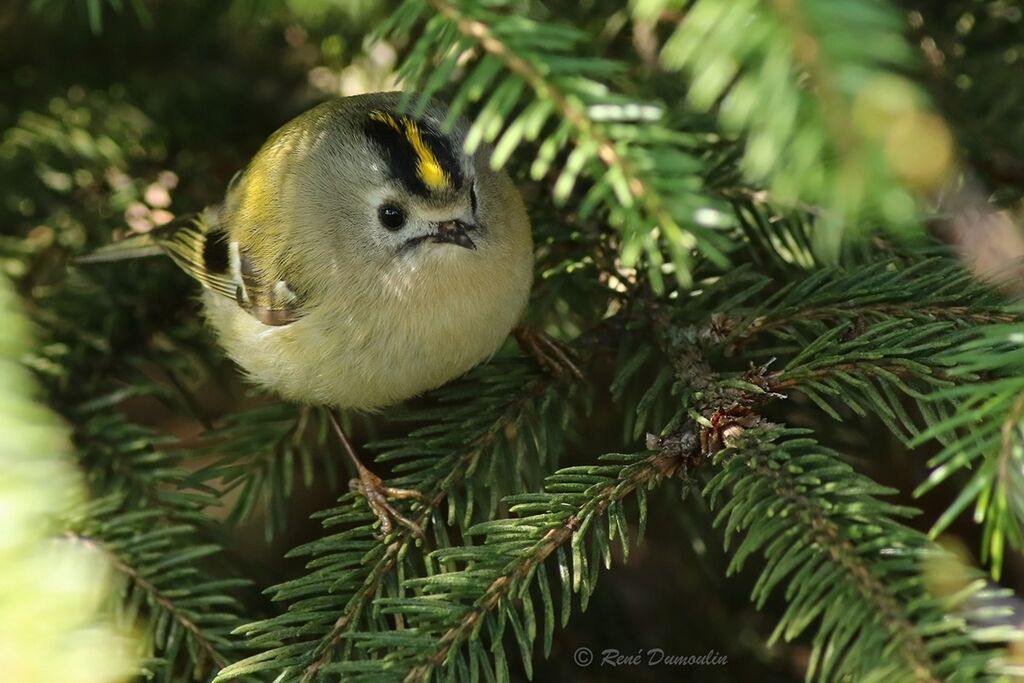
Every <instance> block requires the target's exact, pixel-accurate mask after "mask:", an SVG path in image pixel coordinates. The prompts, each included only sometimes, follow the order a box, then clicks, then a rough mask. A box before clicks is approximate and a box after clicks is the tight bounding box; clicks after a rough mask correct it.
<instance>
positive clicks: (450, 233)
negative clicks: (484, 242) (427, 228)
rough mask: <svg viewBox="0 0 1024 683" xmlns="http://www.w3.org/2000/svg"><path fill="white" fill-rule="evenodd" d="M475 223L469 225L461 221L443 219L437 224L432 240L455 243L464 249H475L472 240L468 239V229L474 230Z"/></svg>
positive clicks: (441, 242) (440, 242)
mask: <svg viewBox="0 0 1024 683" xmlns="http://www.w3.org/2000/svg"><path fill="white" fill-rule="evenodd" d="M475 229H476V226H475V225H469V224H467V223H463V222H462V221H458V220H456V221H444V222H443V223H438V224H437V232H436V233H434V237H433V240H434V242H437V243H439V244H443V243H448V244H457V245H458V246H460V247H463V248H464V249H476V245H475V244H473V240H471V239H469V231H470V230H475Z"/></svg>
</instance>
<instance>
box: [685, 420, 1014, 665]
mask: <svg viewBox="0 0 1024 683" xmlns="http://www.w3.org/2000/svg"><path fill="white" fill-rule="evenodd" d="M808 434H809V432H807V431H806V430H794V429H786V428H782V427H778V426H775V425H771V424H768V423H764V422H762V423H760V424H751V425H750V426H749V428H747V429H740V430H734V431H733V432H732V433H731V434H730V435H729V438H727V439H726V442H725V448H724V449H723V450H722V451H720V452H719V453H718V454H717V455H716V456H715V458H714V463H715V465H716V466H717V467H718V468H719V472H718V473H717V474H716V475H715V477H714V478H713V479H712V480H711V482H709V483H708V485H707V487H706V488H705V495H706V496H708V500H709V503H710V504H711V507H712V508H713V509H715V510H716V511H717V513H718V514H717V517H716V524H719V525H722V526H724V528H725V531H726V536H725V539H726V545H727V547H728V546H731V545H732V539H733V537H734V536H735V535H736V534H739V533H743V534H745V536H744V540H743V541H742V542H741V543H739V544H738V545H737V546H736V548H735V550H733V560H732V564H731V567H730V569H731V571H738V570H739V569H740V568H742V566H743V565H744V564H745V563H746V561H747V560H748V559H749V557H750V556H751V555H752V554H753V553H754V552H758V551H760V552H762V553H763V554H764V556H765V560H766V564H765V567H764V569H763V571H762V572H761V575H760V578H759V579H758V582H757V584H756V585H755V588H754V592H753V595H752V598H753V599H754V600H755V601H757V603H758V604H759V605H761V604H763V603H764V602H765V600H766V599H767V598H768V596H769V594H770V593H771V592H772V591H773V590H774V589H775V587H776V586H778V585H780V584H781V583H783V582H787V589H786V598H787V602H788V603H789V608H788V609H787V611H786V613H785V614H784V616H783V618H782V620H781V621H780V622H779V625H778V627H777V628H776V630H775V633H774V634H773V636H772V639H773V640H774V639H776V638H779V637H784V638H786V639H787V640H788V639H791V638H794V637H796V636H797V635H799V634H800V633H801V632H802V631H804V630H805V629H807V628H808V627H809V626H810V624H811V623H813V622H815V621H817V622H818V627H817V632H816V635H815V638H814V650H813V653H812V656H811V663H810V667H809V669H808V674H807V675H808V677H817V678H821V679H825V680H834V679H840V680H841V679H843V678H845V677H852V678H854V679H856V680H866V679H867V678H869V677H872V676H877V675H879V674H880V673H881V672H888V675H890V676H895V677H896V678H897V679H899V680H915V681H944V680H949V679H950V677H951V676H952V677H960V678H963V679H964V680H973V679H974V676H977V675H982V674H984V673H985V672H986V671H987V667H988V661H989V655H988V653H986V652H985V651H984V650H982V649H979V648H978V647H977V646H976V644H975V641H976V640H977V639H980V637H981V635H982V634H981V632H980V631H978V629H977V627H971V625H970V623H969V619H968V612H969V611H970V610H973V609H974V608H975V607H977V606H976V605H974V606H972V605H971V604H970V600H971V597H972V596H974V595H976V594H977V593H978V591H979V590H980V589H981V588H982V587H983V586H984V582H981V583H980V584H979V583H978V582H977V581H976V579H977V576H976V575H972V576H971V580H965V581H964V582H963V584H962V585H960V584H958V585H957V586H956V587H955V589H956V590H955V591H951V592H950V594H947V595H941V596H935V595H932V594H930V592H929V587H928V586H927V585H926V569H925V568H926V567H927V565H928V563H929V562H933V561H934V562H939V561H941V562H948V560H943V559H942V557H943V556H942V554H941V553H939V551H938V550H937V548H935V547H934V546H932V545H931V544H930V542H929V541H928V540H927V539H926V538H925V537H924V536H923V535H922V534H920V533H918V532H915V531H913V530H911V529H909V528H907V527H905V526H903V525H901V524H899V523H897V522H895V521H892V519H893V518H898V517H905V516H907V515H908V514H911V513H912V512H913V511H912V510H910V509H908V508H903V507H899V506H896V505H893V504H890V503H885V502H882V501H881V500H879V499H878V498H877V496H878V495H880V494H887V493H892V491H891V490H887V489H885V488H883V487H880V486H878V485H877V484H875V483H873V482H871V481H870V480H868V479H866V478H865V477H862V476H859V475H857V474H855V473H854V472H853V471H852V470H851V469H850V468H849V466H848V465H845V464H844V463H842V462H841V461H840V460H839V459H838V457H837V454H835V453H833V452H831V451H829V450H828V449H825V448H822V447H821V446H819V445H818V444H816V443H815V442H814V440H813V439H812V438H809V436H808ZM936 558H937V559H936ZM949 610H956V611H959V612H960V613H961V616H959V617H952V616H948V614H949ZM1004 635H1005V636H1010V635H1011V634H1009V633H1004Z"/></svg>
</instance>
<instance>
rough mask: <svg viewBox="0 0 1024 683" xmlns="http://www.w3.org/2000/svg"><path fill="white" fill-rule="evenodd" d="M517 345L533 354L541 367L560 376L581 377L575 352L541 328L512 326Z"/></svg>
mask: <svg viewBox="0 0 1024 683" xmlns="http://www.w3.org/2000/svg"><path fill="white" fill-rule="evenodd" d="M512 334H513V336H515V338H516V342H517V343H518V344H519V347H520V348H521V349H522V350H523V351H526V352H527V353H528V354H530V355H531V356H533V357H534V358H535V359H536V361H537V362H538V363H540V365H541V367H543V368H545V369H546V370H548V371H549V372H551V373H553V374H554V375H556V376H558V377H562V378H568V377H571V378H573V379H577V380H580V379H583V373H582V372H581V371H580V369H579V367H578V366H577V363H578V362H579V357H578V356H577V354H576V352H575V351H573V350H572V349H570V348H569V347H568V346H566V345H565V344H563V343H562V342H560V341H558V340H556V339H554V338H552V337H551V336H550V335H548V334H547V333H545V332H544V331H542V330H538V329H536V328H533V327H526V326H525V325H520V326H518V327H515V328H513V330H512Z"/></svg>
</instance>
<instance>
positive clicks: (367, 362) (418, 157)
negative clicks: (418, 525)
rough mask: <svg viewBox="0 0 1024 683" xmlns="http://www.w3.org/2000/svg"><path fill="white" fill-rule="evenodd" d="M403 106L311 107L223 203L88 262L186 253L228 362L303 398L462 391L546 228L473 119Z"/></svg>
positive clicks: (522, 293)
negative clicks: (469, 149)
mask: <svg viewBox="0 0 1024 683" xmlns="http://www.w3.org/2000/svg"><path fill="white" fill-rule="evenodd" d="M401 97H402V94H401V93H399V92H388V93H373V94H367V95H357V96H353V97H345V98H341V99H336V100H331V101H328V102H324V103H323V104H320V105H319V106H316V107H314V108H312V109H310V110H309V111H307V112H305V113H303V114H301V115H299V116H298V117H296V118H295V119H293V120H291V121H290V122H288V123H286V124H285V125H284V126H283V127H281V128H280V129H279V130H278V131H277V132H275V133H274V134H273V135H272V136H271V137H270V138H269V139H268V140H267V141H266V143H265V144H264V145H263V147H262V148H261V149H260V150H259V151H258V152H257V153H256V156H255V157H253V159H252V160H251V161H250V162H249V164H248V165H247V166H246V167H245V169H243V170H242V171H241V172H240V173H239V174H238V175H237V176H236V177H235V179H233V180H232V182H231V183H230V185H229V187H228V190H227V193H226V196H225V199H224V202H223V204H221V205H220V206H217V207H212V208H210V209H207V210H206V211H204V212H203V213H202V214H201V215H199V216H196V217H192V218H190V219H188V220H179V221H176V222H174V223H172V224H168V225H166V226H161V227H158V228H155V229H154V230H152V231H151V232H150V233H147V234H145V235H140V236H136V237H132V238H129V239H127V240H123V241H122V242H119V243H117V244H114V245H111V246H109V247H104V248H102V249H100V250H98V251H97V252H95V253H94V254H92V255H90V256H86V257H84V258H83V259H81V260H82V261H85V262H89V261H106V260H116V259H120V258H128V257H134V256H142V255H150V254H153V253H157V252H161V251H162V252H165V253H167V254H168V255H170V257H171V258H172V259H174V261H175V262H176V263H177V264H178V265H179V266H180V267H181V268H182V269H183V270H184V271H185V272H186V273H188V274H189V275H191V276H192V277H193V278H195V279H196V280H198V281H199V282H200V283H201V284H202V285H203V294H202V300H203V304H204V309H205V314H206V318H207V320H208V321H209V324H210V325H211V326H212V327H213V329H214V330H215V331H216V334H217V337H218V339H219V341H220V343H221V345H223V347H224V348H225V350H226V351H227V353H228V355H229V356H230V357H231V358H232V359H233V360H234V361H235V362H236V363H237V364H238V365H239V366H241V367H242V368H243V369H244V370H245V372H246V374H247V375H248V377H249V378H250V379H251V380H252V381H253V382H255V383H256V384H258V385H260V386H263V387H265V388H267V389H271V390H273V391H275V392H277V393H278V394H280V395H281V396H283V397H285V398H287V399H291V400H295V401H299V402H303V403H311V404H324V405H328V406H335V407H340V408H354V409H359V410H364V411H365V410H376V409H379V408H382V407H385V406H388V405H390V404H393V403H396V402H398V401H401V400H403V399H406V398H409V397H411V396H415V395H417V394H420V393H422V392H424V391H426V390H429V389H432V388H434V387H438V386H440V385H442V384H444V383H446V382H448V381H449V380H451V379H453V378H455V377H457V376H459V375H461V374H462V373H464V372H466V371H467V370H469V369H470V368H472V367H473V366H475V365H477V364H478V363H480V362H481V361H483V360H485V359H487V358H488V357H489V356H491V355H492V354H493V353H494V352H495V351H496V350H497V349H498V347H499V346H500V345H501V344H502V342H503V340H504V339H505V338H506V337H507V336H508V333H509V331H510V330H511V329H512V327H513V326H514V325H515V324H516V322H517V321H518V319H519V317H520V315H521V313H522V311H523V309H524V307H525V305H526V301H527V298H528V296H529V293H530V287H531V282H532V273H533V268H532V263H533V248H532V240H531V236H530V226H529V221H528V218H527V214H526V210H525V208H524V206H523V201H522V199H521V197H520V195H519V192H518V191H517V189H516V187H515V185H514V184H513V183H512V181H511V179H510V178H509V177H508V175H507V174H506V173H504V172H503V171H500V170H495V169H493V168H491V165H490V155H489V151H488V149H487V148H486V147H482V148H480V149H478V150H477V151H476V152H475V153H473V154H467V153H466V152H465V151H464V144H463V143H464V141H465V137H466V133H467V127H466V124H465V122H463V121H461V120H460V121H457V122H456V123H455V125H454V127H453V128H452V129H451V130H450V131H449V132H445V131H444V128H443V125H442V123H443V122H444V121H445V118H446V116H447V112H446V110H445V108H444V107H442V106H441V105H439V104H438V103H436V102H432V103H431V104H430V105H429V106H428V107H427V108H426V110H425V112H424V113H423V114H422V115H421V116H412V115H410V114H408V113H404V112H403V111H402V110H401V108H400V106H399V104H400V99H401ZM357 462H358V461H357ZM359 467H360V469H362V468H361V465H360V466H359ZM378 481H379V480H378Z"/></svg>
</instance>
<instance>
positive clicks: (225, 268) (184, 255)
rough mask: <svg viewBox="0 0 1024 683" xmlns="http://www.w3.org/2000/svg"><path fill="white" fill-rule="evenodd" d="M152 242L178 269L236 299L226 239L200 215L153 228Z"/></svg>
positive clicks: (221, 232)
mask: <svg viewBox="0 0 1024 683" xmlns="http://www.w3.org/2000/svg"><path fill="white" fill-rule="evenodd" d="M151 234H152V235H153V241H154V242H155V243H156V244H158V245H159V246H160V247H161V248H163V250H164V251H165V252H166V253H167V255H168V256H170V257H171V259H172V260H173V261H174V262H175V263H176V264H178V267H179V268H181V269H182V270H184V271H185V272H186V273H188V274H189V275H191V276H192V277H193V278H195V279H196V280H198V281H199V282H200V284H202V285H203V286H204V287H206V288H207V289H209V290H212V291H214V292H217V293H218V294H222V295H224V296H226V297H228V298H229V299H234V298H236V291H237V289H238V283H237V282H236V281H235V280H234V278H232V277H231V268H230V265H231V264H230V258H229V255H228V252H229V249H228V236H227V234H226V233H224V231H222V230H219V229H218V228H217V226H216V225H214V224H213V223H211V222H209V221H207V220H205V219H204V218H203V217H202V216H192V217H190V219H189V220H182V221H174V222H172V223H168V224H167V225H163V226H160V227H159V228H155V229H154V230H153V231H152V233H151Z"/></svg>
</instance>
